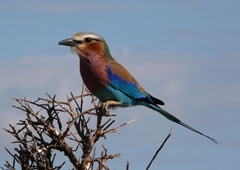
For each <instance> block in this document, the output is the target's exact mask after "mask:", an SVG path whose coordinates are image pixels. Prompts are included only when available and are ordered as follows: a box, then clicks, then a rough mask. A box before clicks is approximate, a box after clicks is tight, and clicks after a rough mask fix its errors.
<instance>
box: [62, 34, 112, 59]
mask: <svg viewBox="0 0 240 170" xmlns="http://www.w3.org/2000/svg"><path fill="white" fill-rule="evenodd" d="M58 45H66V46H70V47H71V49H72V51H74V52H76V53H77V54H78V55H79V56H80V57H86V56H89V54H90V55H91V54H94V55H102V54H104V55H105V56H107V57H108V58H109V59H110V58H112V57H111V54H110V50H109V48H108V45H107V43H106V42H105V40H104V39H103V38H102V37H101V36H100V35H98V34H95V33H88V32H78V33H76V34H74V35H73V36H72V38H69V39H65V40H62V41H60V42H59V43H58Z"/></svg>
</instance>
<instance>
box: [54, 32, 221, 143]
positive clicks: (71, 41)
mask: <svg viewBox="0 0 240 170" xmlns="http://www.w3.org/2000/svg"><path fill="white" fill-rule="evenodd" d="M58 45H64V46H70V47H71V50H72V51H73V52H75V53H76V54H77V55H78V56H79V58H80V74H81V77H82V79H83V82H84V84H85V85H86V87H87V88H88V90H89V91H90V92H91V93H92V94H93V95H94V96H96V97H97V98H98V99H99V100H100V101H101V102H102V103H103V107H104V108H105V109H107V108H108V107H110V106H111V107H113V106H114V107H117V106H119V107H130V106H138V105H142V106H146V107H148V108H150V109H152V110H154V111H157V112H158V113H160V114H162V115H163V116H164V117H166V118H167V119H169V120H171V121H173V122H175V123H177V124H180V125H182V126H184V127H185V128H188V129H190V130H192V131H194V132H196V133H198V134H200V135H202V136H205V137H206V138H208V139H210V140H211V141H213V142H214V143H216V144H217V143H218V141H217V140H216V139H214V138H212V137H210V136H208V135H205V134H204V133H202V132H200V131H198V130H196V129H194V128H192V127H191V126H189V125H187V124H185V123H183V122H182V121H181V120H180V119H178V118H177V117H175V116H173V115H172V114H170V113H169V112H168V111H166V110H164V109H162V107H160V106H162V105H164V102H163V101H162V100H160V99H158V98H156V97H153V96H152V95H150V94H149V93H148V92H147V91H146V90H145V89H144V88H143V87H142V86H141V85H140V84H139V83H138V82H137V80H136V79H135V78H134V77H133V76H132V75H131V74H130V73H129V72H128V70H127V69H126V68H125V67H123V66H122V65H121V64H119V63H118V62H117V61H116V60H115V59H114V58H113V57H112V55H111V52H110V49H109V47H108V45H107V43H106V41H105V40H104V38H103V37H102V36H100V35H99V34H96V33H91V32H83V31H82V32H78V33H75V34H74V35H73V36H72V38H68V39H64V40H62V41H60V42H59V43H58Z"/></svg>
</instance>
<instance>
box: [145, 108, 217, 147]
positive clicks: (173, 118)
mask: <svg viewBox="0 0 240 170" xmlns="http://www.w3.org/2000/svg"><path fill="white" fill-rule="evenodd" d="M148 107H149V108H151V109H153V110H155V111H157V112H159V113H160V114H162V115H163V116H164V117H166V118H167V119H169V120H171V121H173V122H175V123H178V124H180V125H182V126H184V127H185V128H188V129H190V130H192V131H194V132H196V133H198V134H200V135H202V136H205V137H206V138H208V139H210V140H211V141H213V142H214V143H216V144H218V141H217V140H216V139H214V138H212V137H210V136H207V135H205V134H203V133H202V132H200V131H198V130H196V129H194V128H192V127H191V126H189V125H187V124H185V123H183V122H182V121H181V120H179V119H178V118H176V117H175V116H173V115H171V114H170V113H169V112H167V111H165V110H163V109H162V108H160V107H159V106H158V105H154V104H148Z"/></svg>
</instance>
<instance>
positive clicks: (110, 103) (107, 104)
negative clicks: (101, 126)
mask: <svg viewBox="0 0 240 170" xmlns="http://www.w3.org/2000/svg"><path fill="white" fill-rule="evenodd" d="M120 104H121V103H119V102H116V101H107V102H104V103H102V108H103V110H104V111H105V112H106V113H108V112H109V110H108V108H109V106H111V105H116V106H118V105H120Z"/></svg>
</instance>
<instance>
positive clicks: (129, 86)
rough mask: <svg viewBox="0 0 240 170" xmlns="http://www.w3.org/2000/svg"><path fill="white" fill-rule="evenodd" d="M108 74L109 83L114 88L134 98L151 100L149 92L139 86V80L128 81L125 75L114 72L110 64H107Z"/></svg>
mask: <svg viewBox="0 0 240 170" xmlns="http://www.w3.org/2000/svg"><path fill="white" fill-rule="evenodd" d="M107 75H108V78H109V80H110V84H109V85H110V86H112V87H113V88H114V89H116V90H119V91H121V92H122V93H124V94H125V95H127V96H129V97H131V98H133V99H136V100H142V101H148V102H151V101H149V100H150V98H149V96H148V94H146V93H145V92H142V91H140V89H139V88H138V86H137V82H130V81H127V80H125V79H123V77H121V76H119V75H118V74H117V73H113V72H112V70H111V68H110V66H109V65H107Z"/></svg>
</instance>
